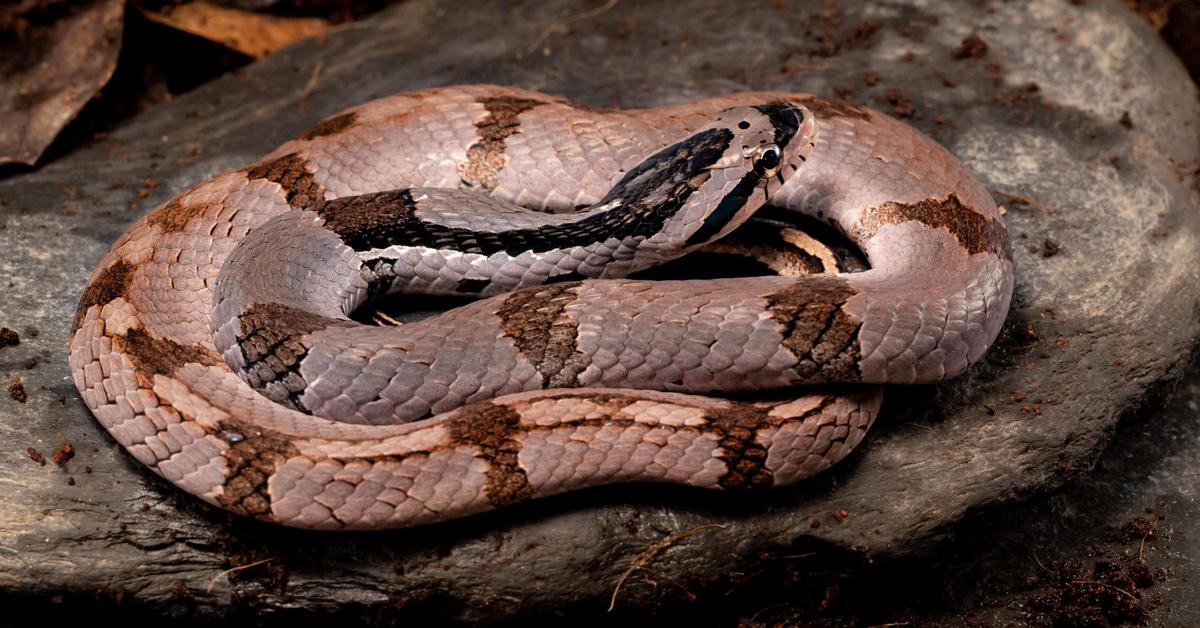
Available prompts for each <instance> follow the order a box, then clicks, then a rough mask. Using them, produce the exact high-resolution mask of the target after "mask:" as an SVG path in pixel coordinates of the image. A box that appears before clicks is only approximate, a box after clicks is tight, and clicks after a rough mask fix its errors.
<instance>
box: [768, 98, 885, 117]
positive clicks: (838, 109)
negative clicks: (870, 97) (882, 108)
mask: <svg viewBox="0 0 1200 628" xmlns="http://www.w3.org/2000/svg"><path fill="white" fill-rule="evenodd" d="M788 100H789V101H791V102H794V103H796V104H800V105H804V106H805V107H808V110H809V111H811V112H812V113H813V115H814V116H816V117H818V118H854V119H856V120H862V121H864V122H869V121H870V120H871V112H870V111H869V110H867V109H865V108H863V107H858V106H855V105H852V104H850V103H848V102H844V101H841V100H834V99H832V98H825V97H823V96H802V97H799V98H788Z"/></svg>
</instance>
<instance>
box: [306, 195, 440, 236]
mask: <svg viewBox="0 0 1200 628" xmlns="http://www.w3.org/2000/svg"><path fill="white" fill-rule="evenodd" d="M416 208H417V204H416V201H414V200H413V197H412V193H411V192H410V191H408V190H391V191H388V192H377V193H375V194H362V195H359V196H344V197H342V198H336V199H333V200H331V201H326V202H325V204H323V205H322V206H321V208H320V209H319V210H318V212H317V213H319V214H320V215H321V217H322V218H324V219H325V228H326V229H328V230H330V231H332V232H334V233H336V234H338V235H340V236H346V235H353V234H362V233H369V232H372V231H377V230H379V229H382V228H385V227H391V226H394V225H396V224H397V223H398V222H399V221H400V219H403V218H405V217H408V216H411V215H412V213H413V212H414V211H416Z"/></svg>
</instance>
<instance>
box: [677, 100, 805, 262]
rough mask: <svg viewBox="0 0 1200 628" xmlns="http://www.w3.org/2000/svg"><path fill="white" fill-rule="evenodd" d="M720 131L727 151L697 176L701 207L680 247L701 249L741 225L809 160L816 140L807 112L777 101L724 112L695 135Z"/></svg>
mask: <svg viewBox="0 0 1200 628" xmlns="http://www.w3.org/2000/svg"><path fill="white" fill-rule="evenodd" d="M714 129H724V130H726V131H728V132H729V133H731V134H732V139H731V141H730V143H729V147H728V149H727V150H726V151H725V152H724V154H723V155H722V156H721V158H720V159H718V160H717V161H716V162H715V163H713V165H712V166H711V167H710V168H709V169H708V172H707V173H705V174H703V175H700V176H698V177H697V179H698V180H701V179H702V182H701V184H700V187H699V188H698V190H699V191H702V192H704V193H703V194H701V195H698V198H699V199H700V200H702V201H703V202H704V203H705V204H704V205H700V204H697V207H696V208H695V209H693V211H692V212H687V213H688V214H696V213H700V214H702V215H700V216H695V215H691V216H688V217H689V218H690V219H691V220H693V221H694V222H693V223H692V224H693V229H692V230H691V231H690V233H689V234H688V236H687V239H686V241H685V242H684V245H685V246H687V247H696V246H702V245H704V244H707V243H709V242H712V241H713V240H716V239H719V238H721V237H723V236H724V235H726V234H728V233H729V232H730V231H732V230H733V229H735V228H737V227H738V225H740V224H742V223H743V222H745V220H746V219H747V218H749V217H750V215H751V214H753V213H754V212H755V211H757V210H758V208H760V207H762V206H763V205H764V204H766V202H767V201H768V200H769V199H770V198H771V196H772V195H773V194H774V193H775V192H777V191H778V190H779V189H780V188H781V187H783V184H784V183H785V182H786V181H787V178H788V177H789V176H791V175H792V174H794V173H795V172H797V171H798V170H799V169H800V167H801V166H802V165H803V163H804V162H805V161H806V160H807V159H808V154H809V152H810V151H811V150H812V147H813V142H814V139H815V136H816V125H815V122H814V120H813V116H812V113H811V112H809V111H808V110H807V109H805V108H804V107H802V106H799V105H794V104H792V103H787V102H776V103H767V104H762V105H757V106H753V107H735V108H732V109H726V110H725V111H722V112H721V113H720V114H718V115H717V116H716V118H715V119H714V120H713V121H712V122H711V123H710V124H709V125H708V126H707V127H705V128H703V129H701V130H700V131H698V133H704V132H711V131H712V130H714Z"/></svg>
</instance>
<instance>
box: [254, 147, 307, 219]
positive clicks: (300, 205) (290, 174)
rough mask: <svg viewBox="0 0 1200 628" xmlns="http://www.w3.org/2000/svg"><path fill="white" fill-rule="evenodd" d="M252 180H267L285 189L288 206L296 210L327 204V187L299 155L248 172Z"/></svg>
mask: <svg viewBox="0 0 1200 628" xmlns="http://www.w3.org/2000/svg"><path fill="white" fill-rule="evenodd" d="M246 176H247V177H249V178H250V179H266V180H267V181H271V182H272V183H278V184H279V187H281V188H283V193H284V195H285V197H286V198H287V202H288V205H291V206H292V207H294V208H296V209H316V208H317V207H320V206H321V204H322V203H323V202H325V187H324V186H322V185H321V184H320V183H317V180H316V179H315V178H313V175H312V173H311V172H309V171H308V162H307V161H306V160H305V159H304V158H303V157H301V156H300V154H299V153H288V154H286V155H284V156H283V157H279V158H278V159H273V160H271V161H268V162H266V163H264V164H259V165H257V166H254V167H252V168H250V169H249V170H247V171H246Z"/></svg>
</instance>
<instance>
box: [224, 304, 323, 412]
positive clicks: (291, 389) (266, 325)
mask: <svg viewBox="0 0 1200 628" xmlns="http://www.w3.org/2000/svg"><path fill="white" fill-rule="evenodd" d="M331 323H333V321H331V320H329V319H327V318H324V317H321V316H317V315H316V314H311V313H309V312H305V311H303V310H298V309H296V308H293V307H289V306H286V305H282V304H279V303H266V304H255V305H253V306H251V307H250V308H249V309H248V310H246V312H244V313H242V314H241V315H240V316H238V327H239V331H238V336H237V343H238V347H239V348H240V349H241V351H242V356H243V357H244V358H245V363H246V366H245V368H244V369H243V370H244V372H245V373H246V378H247V381H248V383H249V384H250V387H251V388H254V389H255V390H257V391H259V392H260V393H262V395H263V396H265V397H267V398H268V399H270V400H272V401H275V402H276V403H279V404H282V405H284V406H287V407H290V408H292V409H294V410H299V411H300V412H309V409H308V408H306V407H305V406H304V404H303V403H301V401H300V397H301V396H302V394H303V393H304V389H305V388H307V387H308V382H306V381H305V380H304V377H303V376H302V375H301V374H300V363H301V362H303V361H304V358H305V357H306V356H307V355H308V346H307V345H306V344H305V342H304V337H305V336H306V335H308V334H309V333H312V332H314V331H317V330H320V329H324V328H326V327H328V326H330V324H331Z"/></svg>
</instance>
